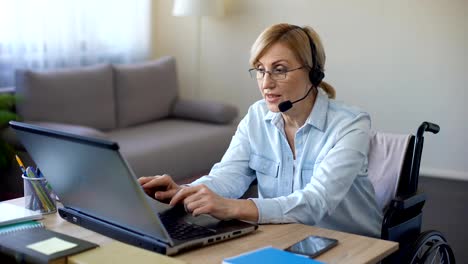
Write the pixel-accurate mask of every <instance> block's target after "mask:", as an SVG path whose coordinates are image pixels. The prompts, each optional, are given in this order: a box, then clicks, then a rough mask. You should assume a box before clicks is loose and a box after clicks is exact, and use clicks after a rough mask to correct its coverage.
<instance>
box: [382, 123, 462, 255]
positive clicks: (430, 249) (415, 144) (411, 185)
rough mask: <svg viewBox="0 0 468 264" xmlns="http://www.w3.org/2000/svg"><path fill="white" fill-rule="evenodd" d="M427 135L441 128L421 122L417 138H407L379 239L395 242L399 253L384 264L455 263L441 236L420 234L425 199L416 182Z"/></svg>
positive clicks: (435, 233)
mask: <svg viewBox="0 0 468 264" xmlns="http://www.w3.org/2000/svg"><path fill="white" fill-rule="evenodd" d="M426 131H428V132H432V133H434V134H437V133H438V132H439V131H440V127H439V126H438V125H436V124H433V123H430V122H423V123H422V124H421V125H420V126H419V128H418V131H417V133H416V136H414V135H412V136H411V138H410V141H409V143H408V144H409V145H408V149H407V152H406V153H405V158H404V161H403V166H402V172H401V175H400V181H399V184H398V189H397V194H396V197H395V198H394V199H393V200H392V201H391V202H390V204H389V207H388V208H387V210H386V211H385V214H384V219H383V223H382V235H381V238H382V239H385V240H391V241H395V242H398V243H399V250H398V251H397V252H395V253H393V254H392V255H390V256H389V257H387V258H386V259H385V260H384V261H383V263H426V261H430V263H455V257H454V254H453V251H452V249H451V247H450V245H449V244H448V243H447V239H445V237H444V236H443V234H442V233H440V232H439V231H435V230H429V231H425V232H423V233H421V225H422V208H423V207H424V203H425V202H426V196H425V194H424V193H422V192H418V179H419V167H420V163H421V155H422V150H423V144H424V136H423V134H424V132H426ZM434 260H435V261H437V262H433V261H434Z"/></svg>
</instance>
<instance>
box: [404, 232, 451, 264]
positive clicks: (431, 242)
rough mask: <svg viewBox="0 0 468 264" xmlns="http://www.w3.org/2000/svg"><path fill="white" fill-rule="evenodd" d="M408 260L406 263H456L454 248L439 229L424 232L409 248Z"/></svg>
mask: <svg viewBox="0 0 468 264" xmlns="http://www.w3.org/2000/svg"><path fill="white" fill-rule="evenodd" d="M409 253H410V254H409V255H408V259H407V260H408V261H405V263H411V264H422V263H431V264H432V263H441V264H452V263H455V256H454V254H453V251H452V248H451V247H450V245H449V244H448V243H447V240H446V239H445V237H444V236H443V235H442V233H440V232H439V231H435V230H429V231H425V232H422V233H421V234H420V235H419V237H418V239H416V241H415V242H414V244H413V245H412V247H411V249H410V250H409Z"/></svg>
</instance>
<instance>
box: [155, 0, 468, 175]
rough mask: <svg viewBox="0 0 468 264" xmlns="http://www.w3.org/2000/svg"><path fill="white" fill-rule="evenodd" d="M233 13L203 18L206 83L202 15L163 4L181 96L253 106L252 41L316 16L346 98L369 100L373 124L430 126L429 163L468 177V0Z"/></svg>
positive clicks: (306, 0) (370, 0)
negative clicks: (434, 130) (180, 13)
mask: <svg viewBox="0 0 468 264" xmlns="http://www.w3.org/2000/svg"><path fill="white" fill-rule="evenodd" d="M226 4H227V10H226V15H225V16H224V17H221V18H216V17H204V18H202V19H201V26H202V27H201V55H200V65H201V68H200V77H201V81H200V82H201V86H200V89H199V90H198V91H192V88H193V87H197V86H196V84H193V82H194V81H195V80H196V78H195V77H196V74H197V73H198V70H197V69H198V68H197V66H196V63H195V62H196V59H195V58H196V57H195V56H196V55H195V54H194V53H195V50H196V48H195V47H196V39H197V38H196V35H195V32H196V26H197V23H196V21H197V20H196V18H194V17H172V16H171V8H172V1H170V0H158V1H156V2H155V5H154V12H155V17H154V21H153V22H154V38H153V40H154V45H153V46H154V51H155V52H154V57H159V56H161V55H166V54H171V55H174V56H176V58H177V61H178V67H179V79H180V83H181V89H182V93H181V94H182V96H184V97H196V98H202V99H217V100H222V101H225V102H230V103H233V104H235V105H237V106H238V107H239V108H240V109H241V113H242V114H244V113H246V111H247V108H248V106H249V105H250V104H251V103H252V102H254V101H256V100H258V99H259V98H260V96H259V95H260V94H259V92H258V90H257V87H256V84H255V82H254V81H253V80H251V79H250V78H249V76H248V73H247V69H248V68H249V65H248V58H249V49H250V45H251V44H252V43H253V41H254V40H255V38H256V37H257V35H258V34H259V33H260V32H261V31H262V30H263V29H264V28H266V27H267V26H269V25H271V24H274V23H279V22H288V23H293V24H298V25H311V26H313V27H314V28H315V29H316V30H317V32H318V33H319V34H320V35H321V37H322V41H323V42H324V45H325V50H326V53H327V65H326V77H325V80H326V81H328V82H329V83H331V84H332V85H334V86H335V88H336V90H337V98H338V99H339V100H344V101H346V102H348V103H351V104H354V105H358V106H361V107H363V108H364V109H366V110H367V111H368V112H369V113H370V114H371V116H372V119H373V127H374V128H375V129H377V130H382V131H389V132H399V133H407V132H415V130H416V128H417V126H418V125H419V124H420V123H421V122H422V121H425V120H427V121H433V122H435V123H437V124H439V125H440V126H441V132H440V133H439V134H438V135H432V134H427V135H426V137H425V139H426V142H425V148H424V155H423V162H422V165H421V166H422V173H423V174H425V175H441V176H444V177H452V178H461V179H466V180H468V146H467V143H468V139H467V136H468V122H467V121H468V118H467V117H466V114H467V113H468V111H467V110H468V109H467V106H466V105H465V100H466V99H468V95H467V92H466V91H465V90H466V89H468V72H467V69H468V1H466V0H449V1H443V0H387V1H385V0H380V1H379V0H354V1H346V0H290V1H283V0H254V1H253V0H226Z"/></svg>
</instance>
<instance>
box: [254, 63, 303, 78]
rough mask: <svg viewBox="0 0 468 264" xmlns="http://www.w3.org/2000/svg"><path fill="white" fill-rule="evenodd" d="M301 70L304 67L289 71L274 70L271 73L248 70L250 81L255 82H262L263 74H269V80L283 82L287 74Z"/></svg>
mask: <svg viewBox="0 0 468 264" xmlns="http://www.w3.org/2000/svg"><path fill="white" fill-rule="evenodd" d="M302 68H305V66H301V67H299V68H295V69H291V70H286V69H274V70H273V71H266V70H264V69H257V68H252V69H249V73H250V77H252V79H257V80H262V79H263V78H265V74H266V73H269V74H270V78H271V79H272V80H275V81H277V80H284V79H286V76H287V75H288V72H292V71H296V70H300V69H302Z"/></svg>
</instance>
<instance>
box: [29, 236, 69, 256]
mask: <svg viewBox="0 0 468 264" xmlns="http://www.w3.org/2000/svg"><path fill="white" fill-rule="evenodd" d="M76 246H77V245H76V244H74V243H70V242H68V241H65V240H63V239H60V238H57V237H52V238H49V239H46V240H42V241H39V242H36V243H33V244H31V245H28V246H26V247H27V248H30V249H32V250H35V251H37V252H39V253H42V254H45V255H52V254H55V253H57V252H61V251H64V250H67V249H70V248H74V247H76Z"/></svg>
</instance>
